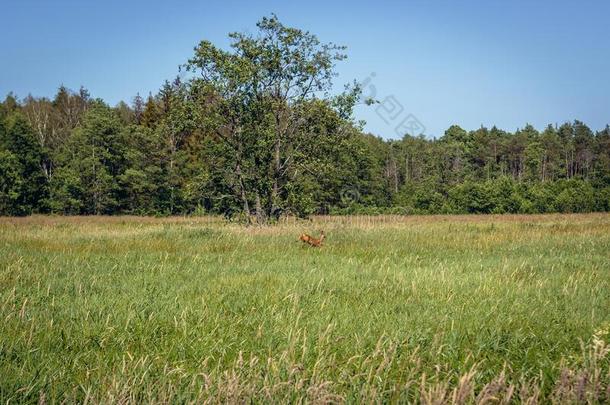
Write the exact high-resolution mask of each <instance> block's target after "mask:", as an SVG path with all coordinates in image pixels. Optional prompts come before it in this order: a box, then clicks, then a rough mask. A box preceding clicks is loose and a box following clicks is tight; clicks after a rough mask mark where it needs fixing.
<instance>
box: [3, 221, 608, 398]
mask: <svg viewBox="0 0 610 405" xmlns="http://www.w3.org/2000/svg"><path fill="white" fill-rule="evenodd" d="M321 229H323V230H324V231H325V233H326V235H327V239H326V241H325V246H324V247H323V248H321V249H316V248H309V247H307V246H304V245H303V244H302V243H300V242H299V241H298V236H299V234H300V233H301V232H308V233H311V234H315V235H316V236H317V235H318V233H319V230H321ZM0 318H1V320H0V401H1V402H2V403H6V402H11V403H14V402H28V403H34V402H42V403H46V402H61V401H67V402H93V403H99V402H104V403H107V402H112V403H115V402H123V403H124V402H128V403H134V402H138V403H139V402H212V403H216V402H251V401H254V402H313V403H324V402H367V403H368V402H423V403H507V402H529V403H547V402H557V403H564V402H588V403H603V402H609V401H610V354H609V353H608V352H609V350H610V349H609V345H610V334H609V333H610V215H608V214H587V215H539V216H446V217H444V216H430V217H426V216H422V217H417V216H415V217H390V216H380V217H315V218H313V220H312V221H294V222H287V223H282V224H279V225H276V226H260V227H259V226H252V227H244V226H240V225H236V224H230V223H226V222H224V221H223V220H222V219H219V218H206V217H202V218H161V219H155V218H136V217H38V216H34V217H27V218H0Z"/></svg>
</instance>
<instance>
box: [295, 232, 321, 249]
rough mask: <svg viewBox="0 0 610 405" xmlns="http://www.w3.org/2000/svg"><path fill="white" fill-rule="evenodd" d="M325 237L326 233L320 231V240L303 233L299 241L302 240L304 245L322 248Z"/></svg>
mask: <svg viewBox="0 0 610 405" xmlns="http://www.w3.org/2000/svg"><path fill="white" fill-rule="evenodd" d="M325 237H326V236H325V235H324V231H320V238H318V239H316V238H314V237H312V236H309V235H308V234H306V233H302V234H301V236H299V239H300V240H302V241H303V243H307V244H308V245H309V246H313V247H322V242H324V238H325Z"/></svg>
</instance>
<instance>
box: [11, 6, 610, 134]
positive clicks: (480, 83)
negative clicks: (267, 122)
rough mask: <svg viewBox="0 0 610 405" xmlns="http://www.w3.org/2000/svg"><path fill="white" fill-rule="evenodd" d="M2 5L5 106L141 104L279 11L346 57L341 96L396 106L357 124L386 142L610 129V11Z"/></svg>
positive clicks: (367, 110)
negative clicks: (356, 91)
mask: <svg viewBox="0 0 610 405" xmlns="http://www.w3.org/2000/svg"><path fill="white" fill-rule="evenodd" d="M0 1H1V3H2V4H0V10H1V12H0V95H2V97H3V96H4V95H5V94H6V93H8V92H9V91H14V92H15V93H16V94H17V95H18V96H20V97H24V96H26V95H27V94H28V93H31V94H33V95H34V96H49V97H50V96H52V95H53V94H54V93H55V91H56V89H57V87H58V86H59V85H60V84H62V83H63V84H65V85H66V86H68V87H70V88H74V89H78V87H80V85H84V86H85V87H87V88H88V89H89V91H90V92H91V94H92V95H93V96H95V97H101V98H103V99H104V100H106V101H107V102H108V103H110V104H112V105H114V104H116V103H117V102H118V101H120V100H126V101H130V100H131V99H132V98H133V96H134V95H135V94H136V93H137V92H139V93H140V94H142V95H146V94H148V92H149V91H153V92H155V91H157V90H158V89H159V87H160V86H161V84H162V83H163V81H164V80H165V79H171V78H173V77H175V75H176V74H177V67H178V65H179V64H181V63H183V62H185V61H186V59H188V57H189V56H190V55H191V53H192V49H193V46H195V45H196V44H197V43H198V42H199V41H200V40H201V39H208V40H211V41H212V42H214V43H216V44H218V45H221V46H226V45H227V44H228V40H227V36H226V34H227V33H228V32H231V31H250V32H254V31H255V23H256V21H257V20H258V19H259V18H260V17H262V16H263V15H268V14H270V13H271V12H274V13H276V14H277V15H278V17H279V18H280V19H281V20H282V21H283V22H284V23H285V24H287V25H292V26H296V27H299V28H303V29H306V30H309V31H311V32H313V33H315V34H317V35H318V36H319V38H320V39H321V40H322V41H324V42H335V43H338V44H344V45H347V46H348V55H349V58H348V60H347V61H344V62H341V64H340V65H339V66H338V72H339V77H338V78H337V79H336V80H335V83H336V88H337V90H340V89H341V88H342V85H343V83H347V82H349V81H351V80H354V79H356V80H359V81H364V80H366V79H367V78H369V79H370V80H369V81H368V85H367V88H366V93H367V94H369V95H373V94H374V95H375V96H376V98H377V99H379V100H382V101H383V100H386V101H387V100H390V101H387V103H390V102H391V103H393V104H387V103H384V104H380V105H377V106H374V107H365V106H359V107H358V108H357V109H356V118H358V119H363V120H366V121H367V125H366V129H367V130H369V131H371V132H373V133H376V134H378V135H381V136H383V137H385V138H396V137H397V135H396V133H395V128H396V126H397V125H398V124H400V122H401V121H402V120H403V118H404V119H407V117H410V116H411V115H412V116H413V117H416V119H417V120H418V121H419V122H420V123H421V124H422V125H423V126H424V127H425V129H426V130H425V133H426V135H428V136H439V135H442V133H443V132H444V130H445V129H446V128H447V127H449V126H450V125H452V124H459V125H461V126H463V127H464V128H466V129H476V128H478V127H480V126H481V125H485V126H492V125H494V124H495V125H497V126H499V127H501V128H503V129H507V130H515V129H517V128H519V127H523V126H524V125H525V124H526V123H531V124H533V125H534V126H536V127H537V128H543V127H544V126H545V125H546V124H548V123H552V124H554V123H561V122H564V121H571V120H574V119H580V120H583V121H585V122H586V123H587V124H589V125H590V126H591V127H592V128H593V129H595V130H597V129H601V128H603V127H604V126H605V125H606V124H607V123H610V33H609V31H608V18H610V17H609V16H610V2H607V1H586V0H585V1H581V2H576V1H570V2H568V1H566V2H563V1H535V2H533V1H510V2H508V1H489V0H488V1H470V2H455V1H396V2H394V1H375V2H371V1H368V2H359V1H345V2H339V1H330V0H327V1H307V2H288V1H265V2H263V1H260V2H255V1H218V2H204V1H175V2H167V1H123V2H119V1H88V0H80V1H64V0H54V1H48V0H40V1H33V0H19V1H8V0H0ZM371 74H373V75H371ZM390 107H393V108H394V109H393V110H392V109H391V108H390ZM390 110H391V111H393V112H391V111H390ZM384 118H385V119H384ZM408 119H409V120H410V119H411V118H408ZM386 121H387V122H386ZM407 122H408V121H407Z"/></svg>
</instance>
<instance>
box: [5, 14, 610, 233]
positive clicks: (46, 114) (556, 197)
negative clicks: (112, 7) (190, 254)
mask: <svg viewBox="0 0 610 405" xmlns="http://www.w3.org/2000/svg"><path fill="white" fill-rule="evenodd" d="M257 27H258V32H257V33H256V34H243V33H232V34H230V35H229V36H230V38H231V41H232V45H231V48H230V50H223V49H220V48H218V47H216V46H214V45H213V44H212V43H210V42H208V41H202V42H201V43H199V44H198V45H197V46H196V47H195V49H194V55H193V57H192V58H191V59H189V60H188V61H187V62H186V63H185V64H184V65H182V66H181V68H180V69H181V74H180V75H179V77H177V78H176V79H175V80H173V81H166V82H165V83H164V84H163V85H162V87H161V88H160V90H159V91H158V92H157V93H156V94H150V95H149V96H148V97H147V98H146V99H144V98H142V97H140V95H136V96H135V97H134V99H133V100H132V102H131V103H130V104H127V103H125V102H120V103H119V104H118V105H116V106H114V107H111V106H109V105H108V104H106V103H105V102H104V101H103V100H100V99H94V98H92V97H91V96H90V94H89V92H88V91H87V90H86V89H84V88H81V89H80V90H79V91H72V90H70V89H67V88H66V87H64V86H61V87H60V88H59V90H58V91H57V94H56V95H55V96H54V97H53V98H51V99H48V98H44V97H42V98H35V97H32V96H28V97H26V98H24V99H21V100H19V99H18V98H17V97H16V96H14V95H13V94H9V95H8V96H7V97H6V99H5V100H4V102H2V103H1V104H0V215H28V214H31V213H57V214H65V215H90V214H134V215H178V214H179V215H192V214H204V213H211V214H223V215H225V216H227V217H231V218H238V219H243V220H247V221H250V220H256V221H260V222H266V221H273V220H276V219H278V218H279V217H280V216H282V215H296V216H308V215H311V214H317V213H318V214H354V213H361V214H376V213H396V214H436V213H547V212H590V211H609V210H610V127H608V126H606V128H605V129H603V130H601V131H597V132H594V131H592V130H591V129H590V128H589V127H587V125H585V124H584V123H583V122H580V121H574V122H566V123H564V124H562V125H549V126H548V127H546V128H545V129H544V130H542V131H541V132H540V131H538V130H537V129H535V128H534V127H532V126H531V125H525V126H524V128H523V129H519V130H517V131H515V132H508V131H503V130H501V129H498V128H496V127H493V128H483V127H482V128H479V129H477V130H474V131H466V130H464V129H462V128H460V127H459V126H456V125H454V126H451V127H450V128H449V129H447V130H446V131H445V133H444V135H443V136H441V137H439V138H427V137H424V136H423V135H420V136H412V135H408V134H406V135H405V136H404V137H403V138H402V139H400V140H384V139H382V138H380V137H377V136H374V135H372V134H367V133H365V132H364V131H363V129H362V126H361V123H359V122H357V121H355V120H354V118H353V108H354V105H355V104H356V103H357V102H358V101H359V100H360V98H361V89H360V86H359V84H358V83H352V84H350V85H348V86H346V87H345V90H344V91H343V92H342V93H340V94H338V95H331V89H332V78H333V77H334V76H335V65H336V63H338V62H340V61H342V60H344V59H345V54H344V50H345V48H344V47H342V46H337V45H335V44H330V43H321V42H320V41H319V39H318V38H317V37H316V36H315V35H313V34H311V33H309V32H306V31H302V30H299V29H297V28H292V27H287V26H285V25H284V24H282V23H281V22H280V21H279V20H278V19H277V17H275V16H273V15H272V16H270V17H265V18H263V19H261V20H260V21H259V22H258V24H257ZM365 101H366V102H367V103H371V102H373V101H371V100H365Z"/></svg>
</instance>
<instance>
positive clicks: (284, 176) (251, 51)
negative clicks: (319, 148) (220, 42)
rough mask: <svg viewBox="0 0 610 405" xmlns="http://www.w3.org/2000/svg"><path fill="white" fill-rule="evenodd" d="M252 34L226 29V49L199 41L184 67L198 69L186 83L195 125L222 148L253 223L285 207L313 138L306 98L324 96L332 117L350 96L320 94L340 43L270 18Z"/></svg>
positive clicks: (340, 52) (345, 108)
mask: <svg viewBox="0 0 610 405" xmlns="http://www.w3.org/2000/svg"><path fill="white" fill-rule="evenodd" d="M257 27H258V29H259V32H258V34H257V35H256V36H255V35H250V34H243V33H232V34H230V37H231V39H232V41H233V42H232V44H231V50H230V51H225V50H222V49H219V48H217V47H216V46H214V45H213V44H211V43H210V42H208V41H202V42H201V43H200V44H199V45H198V46H197V47H196V49H195V55H194V56H193V58H191V59H190V60H189V61H188V63H187V64H186V69H187V70H189V71H194V72H198V73H199V75H200V76H199V77H196V78H194V79H193V80H192V81H191V87H192V89H193V90H194V92H195V94H196V95H197V99H198V101H199V103H200V104H202V105H203V106H204V107H203V110H202V111H203V112H204V113H203V116H204V117H205V119H202V120H201V122H204V123H205V124H206V127H205V129H206V130H207V131H210V132H213V133H214V134H215V135H216V136H217V137H218V138H219V139H220V140H221V141H222V142H223V143H224V144H225V146H226V147H227V150H228V151H229V154H230V156H231V157H232V160H233V162H232V165H231V167H230V170H231V176H229V177H233V179H232V182H233V183H234V185H235V187H234V188H235V193H236V198H237V199H238V200H240V201H241V203H242V208H243V211H244V212H246V213H248V214H249V212H250V209H251V206H252V203H254V204H255V207H256V213H257V217H258V219H259V220H262V219H263V217H266V218H269V217H277V216H278V215H279V214H280V213H281V212H282V210H285V209H287V208H288V207H287V201H288V198H287V196H288V189H287V185H288V184H289V183H290V179H291V178H292V177H293V176H294V175H295V170H296V168H297V167H298V166H299V164H300V162H299V158H300V157H301V156H302V155H301V153H302V150H303V145H305V144H306V143H308V142H315V139H313V138H314V137H315V135H316V134H315V133H312V132H311V131H309V128H308V127H307V126H306V123H307V116H308V114H311V111H310V110H311V106H312V104H311V101H313V100H314V99H322V100H323V101H324V102H326V106H327V107H328V108H334V109H335V110H336V112H337V113H338V114H340V115H341V114H343V113H345V112H346V111H349V110H350V108H349V103H352V104H353V102H354V101H355V100H354V99H353V98H349V97H343V98H340V99H337V100H338V103H333V102H332V101H333V100H331V99H329V98H325V94H324V93H325V92H327V91H328V90H330V88H331V85H332V80H331V79H332V77H333V75H334V66H335V62H337V61H340V60H343V59H344V58H345V55H344V54H343V50H344V47H341V46H337V45H334V44H322V43H320V41H319V40H318V39H317V37H316V36H315V35H313V34H311V33H309V32H305V31H302V30H299V29H296V28H291V27H287V26H285V25H283V24H282V23H281V22H280V21H279V20H278V18H277V17H276V16H274V15H273V16H271V17H269V18H263V19H262V20H261V21H259V23H258V24H257Z"/></svg>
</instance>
